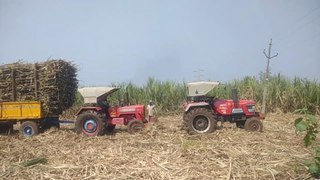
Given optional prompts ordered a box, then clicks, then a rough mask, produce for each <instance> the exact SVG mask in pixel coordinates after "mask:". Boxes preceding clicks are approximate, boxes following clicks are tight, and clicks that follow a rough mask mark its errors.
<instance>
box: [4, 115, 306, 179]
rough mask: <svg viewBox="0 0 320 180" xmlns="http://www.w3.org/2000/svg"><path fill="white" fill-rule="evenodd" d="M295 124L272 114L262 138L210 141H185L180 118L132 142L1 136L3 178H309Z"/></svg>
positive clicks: (224, 132)
mask: <svg viewBox="0 0 320 180" xmlns="http://www.w3.org/2000/svg"><path fill="white" fill-rule="evenodd" d="M293 122H294V116H292V115H290V114H285V115H281V116H277V115H269V116H268V117H267V119H266V120H265V121H264V132H263V133H249V132H246V131H244V130H242V129H238V128H235V125H234V124H229V123H225V124H224V127H223V128H222V129H219V130H217V131H216V132H214V133H212V134H204V135H187V134H186V133H185V132H184V131H182V130H180V127H179V126H180V123H181V117H180V116H168V117H160V118H159V122H158V123H157V124H156V125H153V126H148V127H147V128H146V130H145V131H144V132H143V133H142V134H137V135H131V134H129V133H127V132H126V131H125V129H124V128H117V129H116V131H115V133H113V134H111V135H105V136H100V137H85V136H79V135H76V134H75V133H74V132H73V129H72V128H73V127H72V126H62V128H61V129H60V130H54V129H52V130H49V131H47V132H45V133H43V134H40V135H38V136H35V137H33V138H27V139H26V138H24V137H19V136H18V135H13V136H9V137H8V136H0V164H1V169H0V179H290V178H306V177H308V174H307V171H306V169H305V166H304V165H303V161H304V160H305V159H306V158H308V157H309V155H308V154H309V153H310V151H309V150H308V149H306V148H304V146H303V143H302V139H303V136H302V135H296V134H295V130H294V126H293ZM37 158H38V159H37ZM39 158H40V159H39ZM41 158H42V159H41ZM30 160H33V161H31V163H32V162H35V164H34V165H30V164H29V165H30V166H29V165H26V162H27V163H30ZM37 160H39V161H37ZM45 160H47V162H46V163H45Z"/></svg>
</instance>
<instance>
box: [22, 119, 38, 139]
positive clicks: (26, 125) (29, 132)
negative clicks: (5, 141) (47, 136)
mask: <svg viewBox="0 0 320 180" xmlns="http://www.w3.org/2000/svg"><path fill="white" fill-rule="evenodd" d="M20 134H21V135H23V136H25V137H31V136H34V135H37V134H39V126H38V124H37V123H36V122H34V121H25V122H23V123H22V124H21V126H20Z"/></svg>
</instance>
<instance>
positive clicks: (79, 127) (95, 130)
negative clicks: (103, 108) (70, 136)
mask: <svg viewBox="0 0 320 180" xmlns="http://www.w3.org/2000/svg"><path fill="white" fill-rule="evenodd" d="M75 129H76V132H77V134H84V135H87V136H98V135H102V134H103V129H104V122H103V119H102V118H101V117H100V116H99V115H98V114H96V113H95V112H84V113H82V114H80V115H79V116H78V118H77V121H76V124H75Z"/></svg>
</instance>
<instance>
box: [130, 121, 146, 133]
mask: <svg viewBox="0 0 320 180" xmlns="http://www.w3.org/2000/svg"><path fill="white" fill-rule="evenodd" d="M143 128H144V124H143V122H142V121H139V120H137V119H134V120H131V121H130V122H129V124H128V132H129V133H131V134H134V133H138V132H141V131H142V130H143Z"/></svg>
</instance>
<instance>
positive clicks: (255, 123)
mask: <svg viewBox="0 0 320 180" xmlns="http://www.w3.org/2000/svg"><path fill="white" fill-rule="evenodd" d="M244 129H245V130H247V131H252V132H253V131H258V132H261V131H262V129H263V125H262V122H261V121H260V119H258V118H256V117H252V118H249V119H247V120H246V122H245V123H244Z"/></svg>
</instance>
